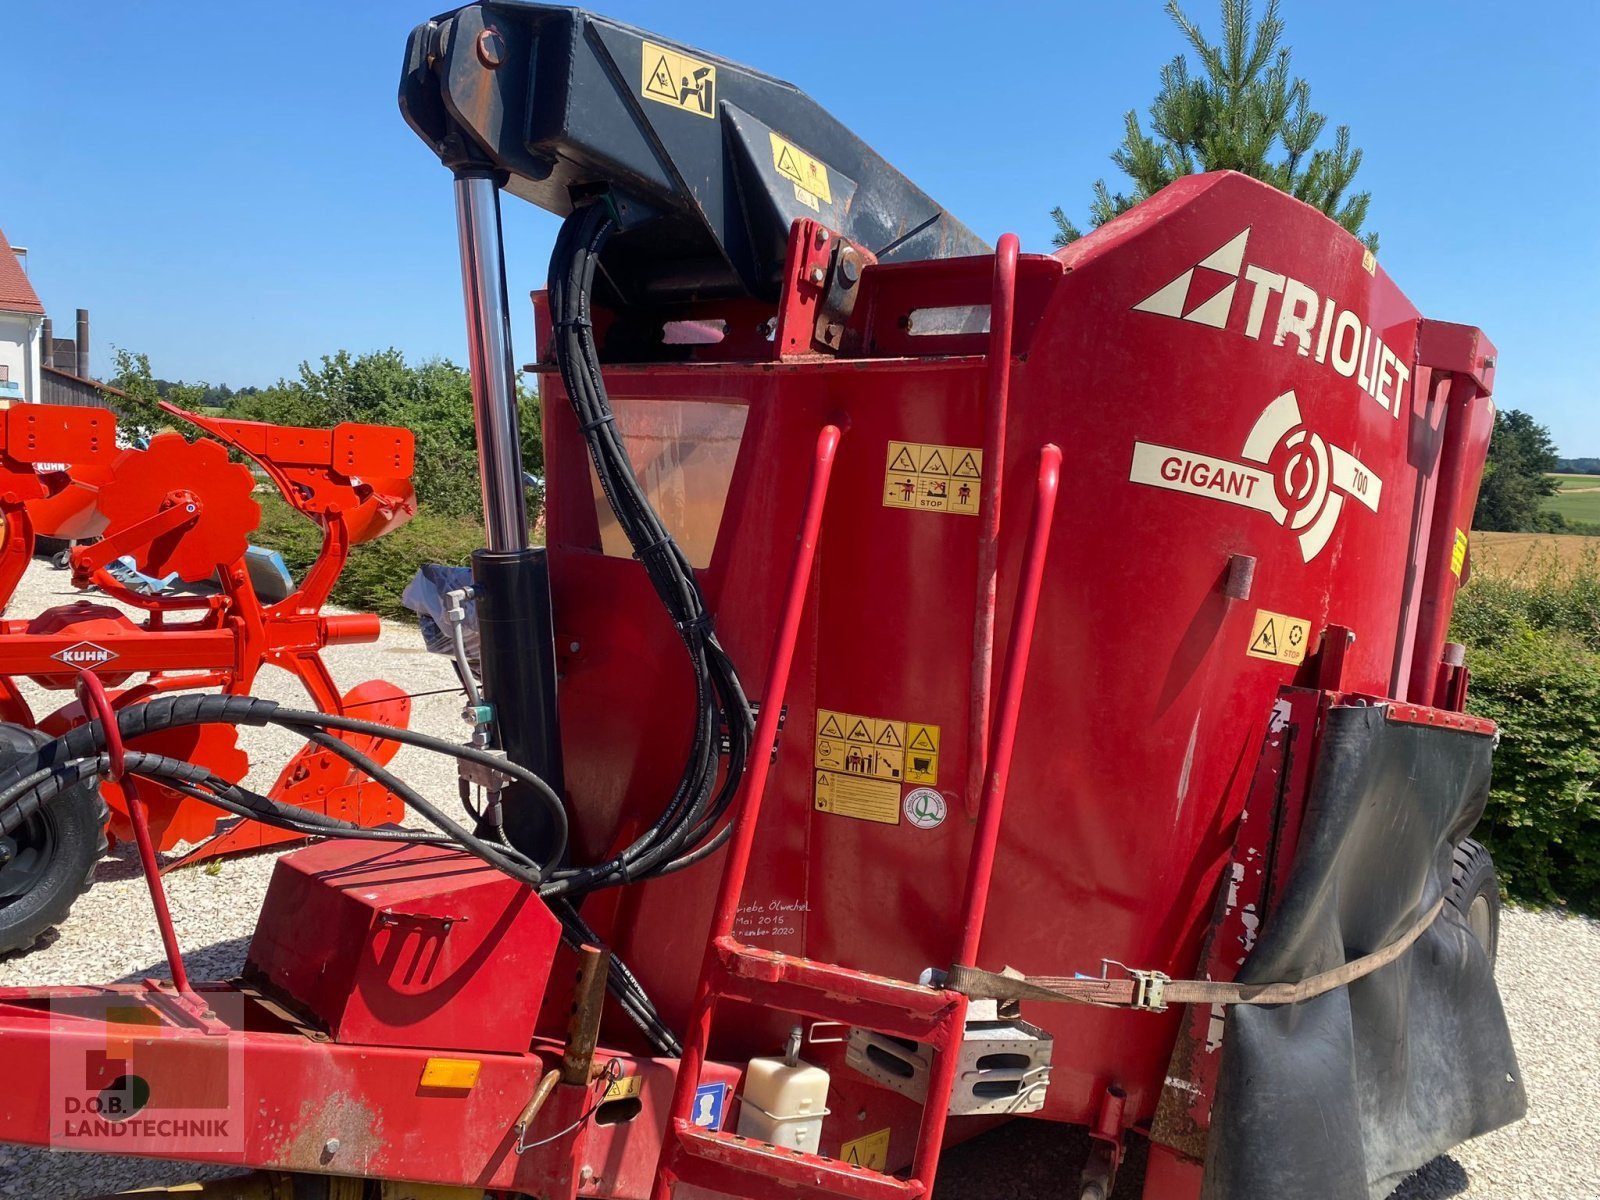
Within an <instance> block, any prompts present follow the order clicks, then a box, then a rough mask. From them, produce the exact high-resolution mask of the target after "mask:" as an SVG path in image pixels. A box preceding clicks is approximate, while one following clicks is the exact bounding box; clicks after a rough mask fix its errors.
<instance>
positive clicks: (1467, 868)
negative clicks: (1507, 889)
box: [1449, 838, 1500, 964]
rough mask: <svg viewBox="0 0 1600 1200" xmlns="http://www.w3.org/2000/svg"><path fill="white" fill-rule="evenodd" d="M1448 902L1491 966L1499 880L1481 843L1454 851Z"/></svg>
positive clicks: (1497, 944) (1469, 841)
mask: <svg viewBox="0 0 1600 1200" xmlns="http://www.w3.org/2000/svg"><path fill="white" fill-rule="evenodd" d="M1449 899H1450V903H1451V905H1452V906H1454V908H1455V910H1456V911H1457V912H1458V913H1460V914H1461V918H1462V920H1464V921H1465V922H1466V923H1467V928H1468V929H1470V930H1471V931H1472V936H1473V937H1475V938H1477V939H1478V945H1480V946H1482V947H1483V949H1484V953H1486V954H1487V955H1488V956H1489V962H1490V963H1491V964H1493V962H1494V961H1495V956H1496V955H1497V954H1498V953H1499V951H1500V879H1499V876H1497V875H1496V874H1495V871H1494V859H1493V858H1492V857H1490V855H1489V851H1488V850H1487V849H1485V848H1484V846H1483V843H1481V842H1476V841H1473V839H1471V838H1467V839H1466V840H1465V841H1463V842H1462V843H1461V844H1460V845H1459V846H1457V847H1456V854H1455V862H1454V864H1453V865H1452V868H1451V871H1450V892H1449Z"/></svg>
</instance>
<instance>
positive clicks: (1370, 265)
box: [1361, 250, 1378, 275]
mask: <svg viewBox="0 0 1600 1200" xmlns="http://www.w3.org/2000/svg"><path fill="white" fill-rule="evenodd" d="M1361 269H1362V270H1363V271H1365V272H1366V273H1367V274H1368V275H1376V274H1377V273H1378V256H1377V255H1376V254H1374V253H1373V252H1372V251H1371V250H1363V251H1362V252H1361Z"/></svg>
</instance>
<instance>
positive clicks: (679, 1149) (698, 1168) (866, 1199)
mask: <svg viewBox="0 0 1600 1200" xmlns="http://www.w3.org/2000/svg"><path fill="white" fill-rule="evenodd" d="M670 1170H671V1172H672V1174H673V1176H674V1177H675V1178H676V1179H677V1180H678V1181H679V1182H680V1183H687V1184H690V1185H692V1186H694V1187H702V1188H707V1189H710V1190H711V1191H716V1192H724V1193H726V1194H728V1195H730V1196H745V1195H749V1194H750V1192H749V1179H750V1176H752V1175H759V1176H760V1177H761V1178H762V1179H764V1180H767V1181H769V1182H776V1183H778V1184H780V1185H782V1186H784V1187H786V1188H791V1189H793V1190H794V1192H795V1194H796V1195H797V1196H819V1197H820V1196H845V1197H850V1198H851V1200H918V1198H919V1197H922V1196H925V1195H927V1189H926V1188H925V1187H924V1186H923V1184H922V1182H921V1181H920V1180H916V1179H897V1178H895V1177H894V1176H893V1175H883V1174H880V1173H879V1172H877V1171H871V1170H868V1169H867V1168H866V1167H858V1166H855V1165H853V1164H851V1163H847V1162H843V1161H841V1160H839V1159H837V1158H824V1157H823V1156H822V1155H820V1154H807V1153H805V1152H804V1151H800V1150H784V1149H780V1148H779V1147H777V1146H769V1145H767V1144H765V1143H763V1142H755V1141H751V1140H750V1139H749V1138H743V1137H740V1136H739V1135H738V1134H736V1133H714V1132H711V1131H710V1130H706V1129H699V1128H684V1127H682V1126H680V1127H679V1128H678V1131H677V1146H676V1148H675V1153H674V1155H673V1161H672V1164H671V1167H670Z"/></svg>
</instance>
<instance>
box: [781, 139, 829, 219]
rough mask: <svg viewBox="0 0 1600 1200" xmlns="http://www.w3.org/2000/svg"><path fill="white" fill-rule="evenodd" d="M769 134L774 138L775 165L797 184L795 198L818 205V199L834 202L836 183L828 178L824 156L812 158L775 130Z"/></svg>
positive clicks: (813, 205)
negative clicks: (822, 157)
mask: <svg viewBox="0 0 1600 1200" xmlns="http://www.w3.org/2000/svg"><path fill="white" fill-rule="evenodd" d="M767 136H768V137H769V138H770V139H771V141H772V168H773V170H775V171H777V172H778V174H779V175H782V176H783V177H784V178H785V179H787V180H788V181H789V182H790V183H792V184H794V186H795V199H797V200H799V201H800V203H802V204H804V205H806V206H807V207H808V208H816V207H817V201H819V200H820V201H822V203H824V204H832V203H833V187H832V185H831V184H829V182H828V168H827V167H826V166H825V165H824V164H823V162H822V160H821V159H817V158H812V157H811V155H809V154H807V153H806V152H805V151H804V150H802V149H800V147H799V146H796V145H795V144H794V143H793V142H790V141H785V140H784V139H783V138H781V137H779V136H778V135H777V134H775V133H770V132H769V133H768V135H767ZM802 193H804V194H803V195H802Z"/></svg>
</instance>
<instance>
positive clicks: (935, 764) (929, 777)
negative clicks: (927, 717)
mask: <svg viewBox="0 0 1600 1200" xmlns="http://www.w3.org/2000/svg"><path fill="white" fill-rule="evenodd" d="M906 782H907V783H938V782H939V727H938V726H937V725H915V724H912V723H910V722H907V724H906Z"/></svg>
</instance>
